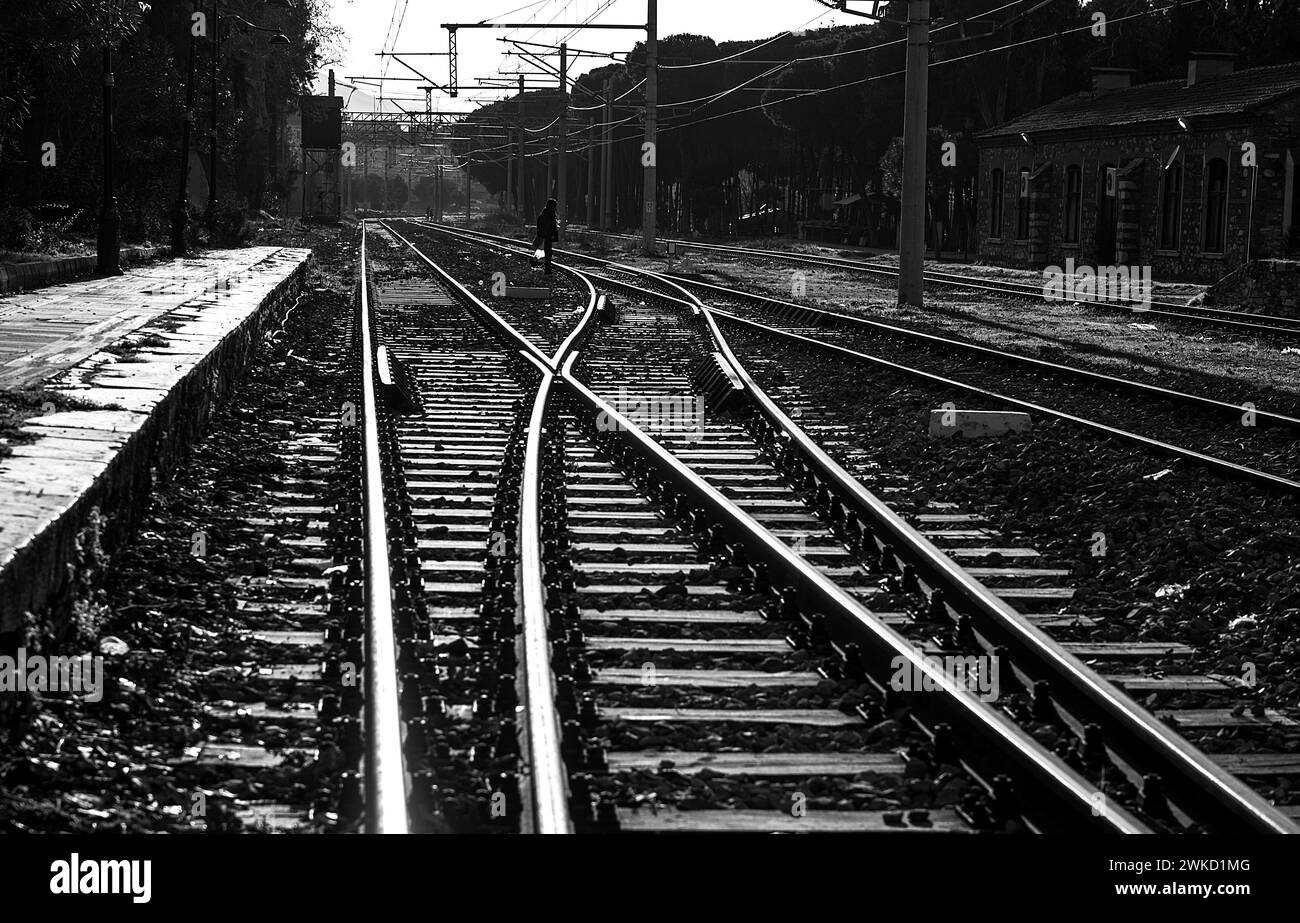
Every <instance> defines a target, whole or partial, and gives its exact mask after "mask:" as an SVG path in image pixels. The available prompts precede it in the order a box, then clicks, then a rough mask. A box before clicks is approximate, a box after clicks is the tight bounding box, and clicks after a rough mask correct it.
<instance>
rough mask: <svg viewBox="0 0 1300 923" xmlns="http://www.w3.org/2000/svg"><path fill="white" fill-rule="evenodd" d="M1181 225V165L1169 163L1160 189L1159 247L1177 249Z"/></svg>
mask: <svg viewBox="0 0 1300 923" xmlns="http://www.w3.org/2000/svg"><path fill="white" fill-rule="evenodd" d="M1182 226H1183V165H1182V164H1181V163H1174V164H1170V165H1169V167H1168V168H1167V169H1166V170H1165V180H1164V184H1163V186H1161V190H1160V249H1161V250H1177V249H1178V242H1179V238H1180V236H1181V235H1180V233H1179V232H1180V231H1181V230H1182Z"/></svg>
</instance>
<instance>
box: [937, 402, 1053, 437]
mask: <svg viewBox="0 0 1300 923" xmlns="http://www.w3.org/2000/svg"><path fill="white" fill-rule="evenodd" d="M1030 422H1031V421H1030V417H1029V414H1027V413H1020V412H1019V411H1015V410H955V409H946V408H942V407H940V408H938V409H936V410H931V411H930V435H931V436H938V437H940V438H951V437H952V436H956V435H958V434H960V435H961V437H962V438H963V439H980V438H982V437H985V436H1005V435H1006V434H1007V433H1023V432H1028V430H1029V428H1030Z"/></svg>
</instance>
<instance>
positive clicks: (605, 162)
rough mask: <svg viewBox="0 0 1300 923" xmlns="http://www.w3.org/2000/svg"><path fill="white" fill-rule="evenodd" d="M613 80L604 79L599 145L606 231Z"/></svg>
mask: <svg viewBox="0 0 1300 923" xmlns="http://www.w3.org/2000/svg"><path fill="white" fill-rule="evenodd" d="M613 97H614V81H613V80H606V81H605V118H604V119H602V121H603V122H604V123H605V124H604V126H603V131H602V132H601V135H602V136H603V143H602V144H601V146H600V229H601V230H602V231H608V230H610V229H611V228H612V227H613V223H614V200H613V197H612V196H611V195H610V191H611V190H612V189H613V183H612V182H611V180H610V172H609V168H610V155H611V151H612V149H613V146H614V145H613V140H612V136H613V132H614V126H613V125H612V124H610V123H611V122H613V121H614V99H613Z"/></svg>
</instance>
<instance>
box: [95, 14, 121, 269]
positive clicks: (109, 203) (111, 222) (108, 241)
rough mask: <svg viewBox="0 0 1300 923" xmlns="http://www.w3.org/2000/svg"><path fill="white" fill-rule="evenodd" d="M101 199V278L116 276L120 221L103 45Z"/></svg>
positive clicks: (109, 77)
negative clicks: (102, 170)
mask: <svg viewBox="0 0 1300 923" xmlns="http://www.w3.org/2000/svg"><path fill="white" fill-rule="evenodd" d="M103 71H104V103H103V114H102V118H103V135H104V198H103V201H102V202H101V203H100V209H99V237H98V240H97V241H96V247H95V250H96V257H97V271H98V272H99V273H100V274H101V275H106V276H118V275H121V274H122V268H121V266H120V265H119V264H118V240H117V237H118V230H119V229H120V227H121V224H122V219H121V217H120V216H119V215H118V213H117V195H116V194H115V192H114V188H113V148H114V143H113V48H112V46H111V45H109V44H108V40H107V39H105V44H104V66H103Z"/></svg>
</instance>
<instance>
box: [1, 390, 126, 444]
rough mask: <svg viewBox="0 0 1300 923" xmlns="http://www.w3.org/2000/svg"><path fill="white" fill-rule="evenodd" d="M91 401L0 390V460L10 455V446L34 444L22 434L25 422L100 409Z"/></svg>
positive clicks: (47, 393) (40, 392)
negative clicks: (53, 415) (69, 411)
mask: <svg viewBox="0 0 1300 923" xmlns="http://www.w3.org/2000/svg"><path fill="white" fill-rule="evenodd" d="M102 409H103V407H102V406H101V405H100V404H97V403H95V402H94V401H83V400H81V399H79V398H75V397H68V396H67V395H66V394H60V393H58V392H57V391H46V390H45V389H44V388H40V387H33V388H0V458H5V457H7V456H9V455H12V454H13V447H14V446H16V445H26V444H28V443H31V442H35V441H36V437H35V436H34V435H33V434H32V433H24V432H22V431H21V430H22V426H23V424H24V423H26V422H27V421H29V420H33V419H35V418H37V417H41V416H44V415H45V414H47V413H58V412H59V411H64V410H102Z"/></svg>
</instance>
